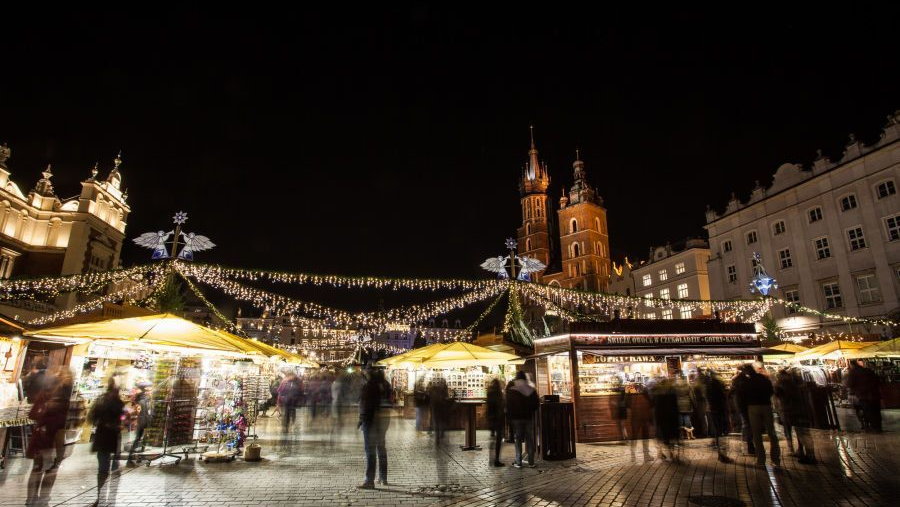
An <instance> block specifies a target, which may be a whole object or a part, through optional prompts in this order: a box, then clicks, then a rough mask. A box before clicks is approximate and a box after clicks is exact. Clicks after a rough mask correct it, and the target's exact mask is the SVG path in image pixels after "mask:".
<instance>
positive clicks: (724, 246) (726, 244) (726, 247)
mask: <svg viewBox="0 0 900 507" xmlns="http://www.w3.org/2000/svg"><path fill="white" fill-rule="evenodd" d="M730 251H731V240H730V239H729V240H725V241H723V242H722V252H723V253H728V252H730Z"/></svg>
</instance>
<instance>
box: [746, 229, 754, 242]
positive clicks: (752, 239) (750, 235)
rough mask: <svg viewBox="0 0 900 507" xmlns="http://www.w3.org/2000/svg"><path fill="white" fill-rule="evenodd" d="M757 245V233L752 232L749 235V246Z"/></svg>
mask: <svg viewBox="0 0 900 507" xmlns="http://www.w3.org/2000/svg"><path fill="white" fill-rule="evenodd" d="M753 243H756V231H750V232H748V233H747V244H748V245H752V244H753Z"/></svg>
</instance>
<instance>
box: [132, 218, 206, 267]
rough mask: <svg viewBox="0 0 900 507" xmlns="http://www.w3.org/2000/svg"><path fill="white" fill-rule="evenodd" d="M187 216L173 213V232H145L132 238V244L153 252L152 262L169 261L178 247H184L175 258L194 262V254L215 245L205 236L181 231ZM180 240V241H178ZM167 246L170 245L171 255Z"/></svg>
mask: <svg viewBox="0 0 900 507" xmlns="http://www.w3.org/2000/svg"><path fill="white" fill-rule="evenodd" d="M187 219H188V214H187V213H186V212H184V211H179V212H178V213H175V216H173V217H172V221H173V222H174V223H175V230H174V231H169V232H164V231H157V232H145V233H144V234H141V235H140V236H138V237H136V238H134V242H135V243H136V244H137V245H138V246H142V247H144V248H149V249H151V250H153V255H151V256H150V258H151V259H153V260H163V259H169V258H171V257H176V255H175V252H176V251H178V245H184V247H183V248H182V249H181V252H180V253H178V255H177V258H179V259H182V260H186V261H192V260H194V252H202V251H204V250H210V249H212V248H213V247H215V246H216V245H215V244H214V243H213V242H212V241H210V240H209V238H207V237H206V236H201V235H199V234H195V233H193V232H189V233H184V232H182V231H181V227H182V226H183V225H184V224H185V222H187ZM171 236H174V238H173V239H172V241H171V242H170V241H169V237H171ZM179 240H181V241H179ZM167 244H171V245H172V249H171V253H170V251H169V248H168V247H167Z"/></svg>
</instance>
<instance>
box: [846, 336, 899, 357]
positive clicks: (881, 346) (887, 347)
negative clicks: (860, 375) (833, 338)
mask: <svg viewBox="0 0 900 507" xmlns="http://www.w3.org/2000/svg"><path fill="white" fill-rule="evenodd" d="M888 356H900V338H894V339H892V340H888V341H884V342H876V343H872V344H870V345H869V346H867V347H863V348H861V349H858V350H856V351H853V352H851V353H849V354H847V357H852V358H866V357H888Z"/></svg>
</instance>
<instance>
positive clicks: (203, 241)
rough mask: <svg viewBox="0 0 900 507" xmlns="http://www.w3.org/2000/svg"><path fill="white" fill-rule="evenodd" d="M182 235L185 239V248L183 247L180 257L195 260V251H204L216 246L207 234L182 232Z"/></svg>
mask: <svg viewBox="0 0 900 507" xmlns="http://www.w3.org/2000/svg"><path fill="white" fill-rule="evenodd" d="M181 237H182V238H183V239H184V248H182V249H181V253H179V254H178V258H179V259H184V260H186V261H192V260H194V252H202V251H204V250H209V249H211V248H213V247H214V246H216V245H215V244H214V243H213V242H212V241H210V240H209V238H207V237H206V236H201V235H199V234H194V233H193V232H189V233H187V234H184V233H182V234H181Z"/></svg>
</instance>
